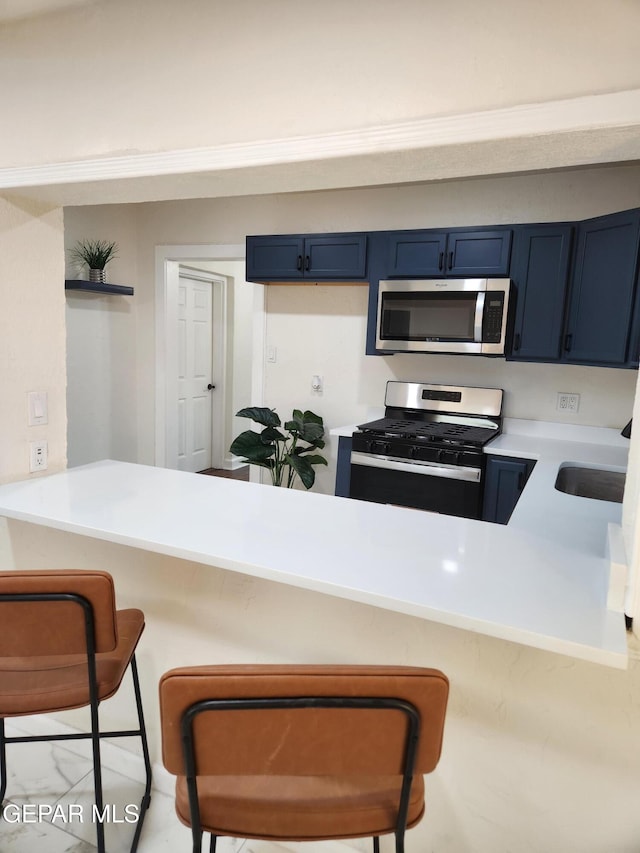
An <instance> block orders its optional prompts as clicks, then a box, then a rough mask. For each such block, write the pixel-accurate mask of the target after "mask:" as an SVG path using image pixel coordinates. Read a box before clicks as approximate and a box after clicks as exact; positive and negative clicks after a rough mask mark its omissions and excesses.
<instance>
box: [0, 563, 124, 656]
mask: <svg viewBox="0 0 640 853" xmlns="http://www.w3.org/2000/svg"><path fill="white" fill-rule="evenodd" d="M69 594H72V595H76V596H81V597H82V598H84V599H86V600H87V601H88V602H89V604H90V605H91V607H92V609H93V620H94V626H95V643H96V652H110V651H113V650H114V649H115V647H116V644H117V629H116V616H115V591H114V587H113V580H112V578H111V575H109V574H107V572H100V571H81V570H73V571H66V570H32V571H21V572H0V625H1V626H2V627H1V630H0V657H5V658H9V657H12V658H31V657H34V656H36V657H40V656H51V655H74V654H85V655H86V652H87V642H86V632H85V616H84V611H83V608H82V607H81V606H79V605H78V604H77V603H76V602H75V601H65V600H52V601H46V600H42V599H40V600H32V601H30V600H22V601H16V600H12V599H7V596H27V597H28V596H43V595H52V596H64V595H69Z"/></svg>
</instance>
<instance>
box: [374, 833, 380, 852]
mask: <svg viewBox="0 0 640 853" xmlns="http://www.w3.org/2000/svg"><path fill="white" fill-rule="evenodd" d="M373 853H380V839H379V838H378V836H377V835H374V837H373Z"/></svg>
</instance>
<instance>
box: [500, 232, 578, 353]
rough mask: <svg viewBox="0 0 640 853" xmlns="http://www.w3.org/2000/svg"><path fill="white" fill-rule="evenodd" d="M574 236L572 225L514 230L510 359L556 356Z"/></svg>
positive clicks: (559, 344)
mask: <svg viewBox="0 0 640 853" xmlns="http://www.w3.org/2000/svg"><path fill="white" fill-rule="evenodd" d="M572 234H573V227H572V226H571V225H534V226H526V227H523V228H519V229H516V233H515V238H514V246H513V258H512V262H511V279H512V280H513V298H514V299H515V305H516V310H515V318H514V327H513V340H512V345H511V352H510V353H509V356H508V357H509V358H510V359H522V360H524V361H535V360H537V359H540V360H543V361H557V360H558V359H559V358H560V352H561V343H562V330H563V319H564V305H565V298H566V293H567V284H568V279H569V260H570V251H571V239H572Z"/></svg>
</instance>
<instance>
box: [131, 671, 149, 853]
mask: <svg viewBox="0 0 640 853" xmlns="http://www.w3.org/2000/svg"><path fill="white" fill-rule="evenodd" d="M131 677H132V680H133V691H134V693H135V696H136V709H137V711H138V726H139V735H140V743H141V744H142V754H143V756H144V766H145V771H146V776H147V781H146V785H145V789H144V794H143V795H142V802H141V803H140V814H139V815H138V822H137V824H136V831H135V834H134V836H133V842H132V844H131V853H136V850H137V849H138V841H139V840H140V833H141V832H142V824H143V822H144V818H145V814H146V812H147V809H148V808H149V803H150V802H151V759H150V758H149V745H148V744H147V730H146V727H145V724H144V713H143V711H142V696H141V693H140V680H139V678H138V665H137V663H136V656H135V655H134V656H133V657H132V658H131Z"/></svg>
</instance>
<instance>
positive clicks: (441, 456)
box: [436, 449, 446, 462]
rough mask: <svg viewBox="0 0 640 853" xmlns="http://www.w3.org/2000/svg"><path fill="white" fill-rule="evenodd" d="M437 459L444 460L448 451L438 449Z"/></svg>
mask: <svg viewBox="0 0 640 853" xmlns="http://www.w3.org/2000/svg"><path fill="white" fill-rule="evenodd" d="M436 459H437V461H438V462H444V460H445V459H446V452H445V451H444V450H442V449H441V450H438V452H437V453H436Z"/></svg>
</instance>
